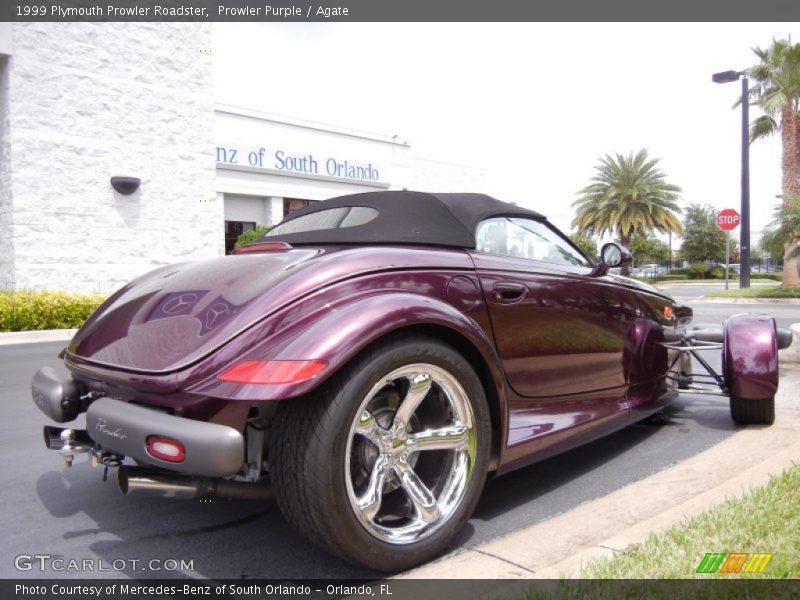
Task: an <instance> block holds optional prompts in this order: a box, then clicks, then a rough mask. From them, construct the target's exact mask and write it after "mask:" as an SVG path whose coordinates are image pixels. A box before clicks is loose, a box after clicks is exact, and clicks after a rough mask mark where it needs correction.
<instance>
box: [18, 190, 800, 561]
mask: <svg viewBox="0 0 800 600" xmlns="http://www.w3.org/2000/svg"><path fill="white" fill-rule="evenodd" d="M630 261H631V255H630V253H629V252H628V251H627V250H626V249H625V248H623V247H621V246H619V245H617V244H606V245H605V246H603V249H602V255H601V258H600V260H599V261H598V262H594V261H592V260H590V259H589V258H588V257H587V256H585V255H584V254H583V253H582V252H581V251H580V250H579V249H578V248H577V247H575V246H574V245H573V244H572V243H571V242H570V241H569V239H567V238H566V237H565V236H564V235H563V234H562V233H561V232H559V231H558V230H557V229H556V228H555V227H553V226H552V225H551V224H550V223H548V221H547V220H546V219H545V218H544V217H543V216H542V215H539V214H537V213H535V212H532V211H530V210H526V209H524V208H520V207H518V206H514V205H511V204H506V203H503V202H499V201H497V200H495V199H493V198H491V197H489V196H485V195H481V194H427V193H418V192H405V191H403V192H374V193H367V194H357V195H351V196H342V197H339V198H334V199H331V200H327V201H325V202H321V203H318V204H315V205H313V206H309V207H307V208H305V209H302V210H299V211H297V212H295V213H292V214H291V215H289V216H288V217H287V218H286V219H285V220H284V221H283V222H281V223H280V224H278V225H277V226H276V227H274V228H273V229H272V230H270V231H269V232H268V233H267V234H266V235H265V236H264V237H263V238H261V239H260V240H259V241H258V242H256V243H254V244H251V245H249V246H244V247H243V248H240V249H238V250H237V251H236V252H235V253H234V255H232V256H226V257H222V258H216V259H212V260H205V261H200V262H190V263H183V264H177V265H170V266H165V267H161V268H158V269H156V270H155V271H152V272H150V273H148V274H146V275H143V276H142V277H140V278H138V279H136V280H135V281H132V282H131V283H129V284H128V285H126V286H125V287H123V288H122V289H120V290H119V291H117V292H116V293H115V294H114V295H113V296H111V297H110V298H109V299H108V300H107V301H106V302H105V303H104V304H103V305H102V306H101V307H100V308H99V309H98V310H97V311H96V312H95V313H94V314H93V315H92V316H91V317H90V318H89V319H88V320H87V321H86V323H85V324H84V325H83V327H81V329H80V330H79V331H78V332H77V334H76V335H75V337H74V338H73V339H72V341H71V342H70V343H69V346H68V347H67V348H66V349H65V350H64V351H63V353H62V355H61V356H62V358H63V359H64V362H65V364H66V367H67V368H68V369H69V371H70V373H71V378H69V379H66V380H65V379H62V378H61V377H59V376H58V375H57V374H56V372H55V371H54V370H52V369H49V368H42V369H40V370H39V371H38V372H37V373H36V375H35V376H34V379H33V383H32V390H33V400H34V402H35V403H36V405H37V406H38V407H39V408H40V409H41V410H42V411H43V412H44V413H45V414H46V415H47V416H48V417H50V419H52V420H53V421H56V422H58V423H66V422H69V421H73V420H74V419H77V418H78V417H79V416H80V415H81V414H83V413H85V419H86V428H85V429H78V428H68V429H63V428H59V427H54V426H46V427H45V429H44V437H45V442H46V445H47V447H48V448H51V449H54V450H57V451H59V452H60V453H61V455H62V456H63V458H64V460H65V462H66V465H67V466H69V465H71V464H72V461H73V458H74V456H75V455H76V454H79V453H88V455H89V457H90V458H91V459H92V461H93V462H94V463H95V464H97V463H100V464H103V465H106V467H109V466H111V467H118V472H119V486H120V489H121V490H122V492H123V493H125V494H128V493H137V494H143V493H158V494H162V495H167V496H175V497H188V498H198V497H207V496H212V495H218V496H227V497H245V498H253V499H263V498H266V497H268V496H271V495H273V494H274V496H275V498H276V499H277V503H278V505H279V507H280V508H281V510H282V512H283V514H284V515H285V517H286V519H287V520H288V521H289V522H290V523H291V524H292V525H293V526H294V527H296V528H297V529H298V530H299V531H300V532H302V533H303V534H304V535H305V536H306V537H307V538H308V539H309V540H311V541H312V542H314V543H316V544H318V545H320V546H322V547H323V548H325V549H326V550H328V551H330V552H333V553H335V554H337V555H339V556H341V557H343V558H345V559H347V560H349V561H352V562H354V563H357V564H360V565H364V566H366V567H370V568H373V569H377V570H382V571H399V570H403V569H407V568H409V567H412V566H414V565H417V564H420V563H423V562H425V561H428V560H430V559H432V558H433V557H435V556H437V555H438V554H440V553H441V552H443V551H444V550H445V549H446V548H447V547H448V545H449V544H450V543H451V541H452V540H453V538H454V536H455V535H456V533H457V532H458V531H459V529H461V527H462V526H463V525H464V524H465V522H466V521H467V519H468V518H469V516H470V513H471V512H472V510H473V508H474V507H475V504H476V502H477V500H478V497H479V495H480V493H481V489H482V487H483V485H484V482H485V480H486V477H487V475H490V474H502V473H505V472H508V471H510V470H512V469H516V468H519V467H522V466H525V465H528V464H530V463H532V462H534V461H538V460H542V459H544V458H546V457H549V456H552V455H554V454H557V453H559V452H564V451H565V450H568V449H570V448H574V447H575V446H578V445H580V444H584V443H586V442H589V441H591V440H594V439H596V438H598V437H600V436H603V435H606V434H608V433H610V432H613V431H615V430H618V429H620V428H622V427H625V426H626V425H629V424H631V423H634V422H636V421H639V420H641V419H643V418H645V417H646V416H648V415H650V414H652V413H654V412H656V411H659V410H661V409H662V408H663V407H664V405H665V404H666V403H667V402H669V401H670V399H672V398H674V397H675V394H677V393H678V390H679V389H687V388H695V387H696V386H695V382H696V381H698V379H697V377H698V375H694V376H693V375H692V372H691V364H692V362H691V357H692V356H695V357H696V358H697V359H698V360H699V361H700V364H703V365H704V366H705V367H706V369H707V370H708V371H709V374H708V375H704V376H703V377H706V381H709V382H711V383H712V384H714V385H715V386H716V387H715V388H714V389H715V390H716V391H718V392H719V393H721V394H723V395H726V396H729V397H730V407H731V415H732V417H733V419H734V420H735V421H736V422H738V423H743V424H747V423H760V424H770V423H772V421H773V420H774V412H775V411H774V406H775V405H774V395H775V392H776V390H777V387H778V348H779V347H784V346H786V345H788V344H789V343H790V341H791V333H790V332H788V331H784V330H778V329H777V328H776V326H775V321H774V320H773V319H772V318H771V317H768V316H763V315H754V314H746V315H737V316H734V317H731V318H730V319H728V320H727V321H725V323H724V324H723V325H722V327H707V326H690V325H689V323H690V321H691V318H692V311H691V309H689V308H687V307H684V306H676V304H675V302H674V301H673V300H672V299H671V298H670V297H669V296H667V295H665V294H664V293H663V292H661V291H659V290H657V289H655V288H653V287H650V286H648V285H645V284H642V283H639V282H637V281H634V280H632V279H628V278H626V277H619V276H614V275H610V274H609V273H608V271H609V268H612V267H620V266H624V265H626V264H629V263H630ZM701 350H716V351H717V352H720V351H721V352H722V365H723V366H722V372H721V373H716V372H715V371H714V370H713V369H712V368H711V367H710V366H709V365H708V364H707V363H706V362H705V361H703V360H702V355H701V354H700V351H701ZM126 458H127V459H131V461H130V462H129V461H126V460H125V459H126Z"/></svg>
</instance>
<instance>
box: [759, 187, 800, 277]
mask: <svg viewBox="0 0 800 600" xmlns="http://www.w3.org/2000/svg"><path fill="white" fill-rule="evenodd" d="M798 238H800V196H790V197H789V198H788V199H785V200H784V201H783V202H782V203H781V204H779V205H778V206H776V207H775V209H774V211H773V213H772V222H771V223H770V224H769V225H768V226H767V227H766V229H764V233H763V235H762V236H761V247H762V248H763V249H764V250H766V251H767V252H769V253H770V254H775V253H776V251H777V250H778V249H780V250H781V254H782V255H783V256H784V265H785V261H786V260H791V259H794V258H797V257H800V245H795V246H794V248H791V249H790V248H789V247H788V244H789V241H790V240H796V239H798Z"/></svg>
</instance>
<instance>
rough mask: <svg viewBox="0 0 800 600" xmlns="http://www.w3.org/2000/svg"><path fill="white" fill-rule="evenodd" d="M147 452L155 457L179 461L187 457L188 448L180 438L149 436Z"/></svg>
mask: <svg viewBox="0 0 800 600" xmlns="http://www.w3.org/2000/svg"><path fill="white" fill-rule="evenodd" d="M147 453H148V454H149V455H150V456H152V457H153V458H158V459H160V460H165V461H167V462H173V463H179V462H183V460H184V459H185V458H186V450H185V449H184V447H183V444H181V443H180V442H179V441H178V440H173V439H172V438H168V437H166V436H163V435H150V436H147Z"/></svg>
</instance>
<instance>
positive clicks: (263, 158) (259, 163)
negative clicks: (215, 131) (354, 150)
mask: <svg viewBox="0 0 800 600" xmlns="http://www.w3.org/2000/svg"><path fill="white" fill-rule="evenodd" d="M216 156H217V166H218V167H219V168H229V169H236V170H246V171H260V172H266V173H271V174H280V175H292V176H295V177H309V178H312V179H332V180H336V181H353V182H357V183H361V184H366V185H373V186H376V187H388V186H389V184H388V183H386V182H382V181H381V179H380V176H381V171H380V169H379V168H378V166H377V165H375V164H373V163H371V162H359V161H354V160H352V159H349V158H344V159H342V158H340V157H337V156H326V155H315V154H311V153H307V152H301V153H295V152H287V151H285V150H283V149H271V148H270V149H267V148H265V147H259V148H249V147H241V146H237V145H232V144H225V145H222V146H217V154H216Z"/></svg>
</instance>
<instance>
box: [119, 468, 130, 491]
mask: <svg viewBox="0 0 800 600" xmlns="http://www.w3.org/2000/svg"><path fill="white" fill-rule="evenodd" d="M117 485H119V491H120V492H122V495H123V496H127V495H128V471H127V470H126V469H125V467H120V468H119V469H117Z"/></svg>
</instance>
